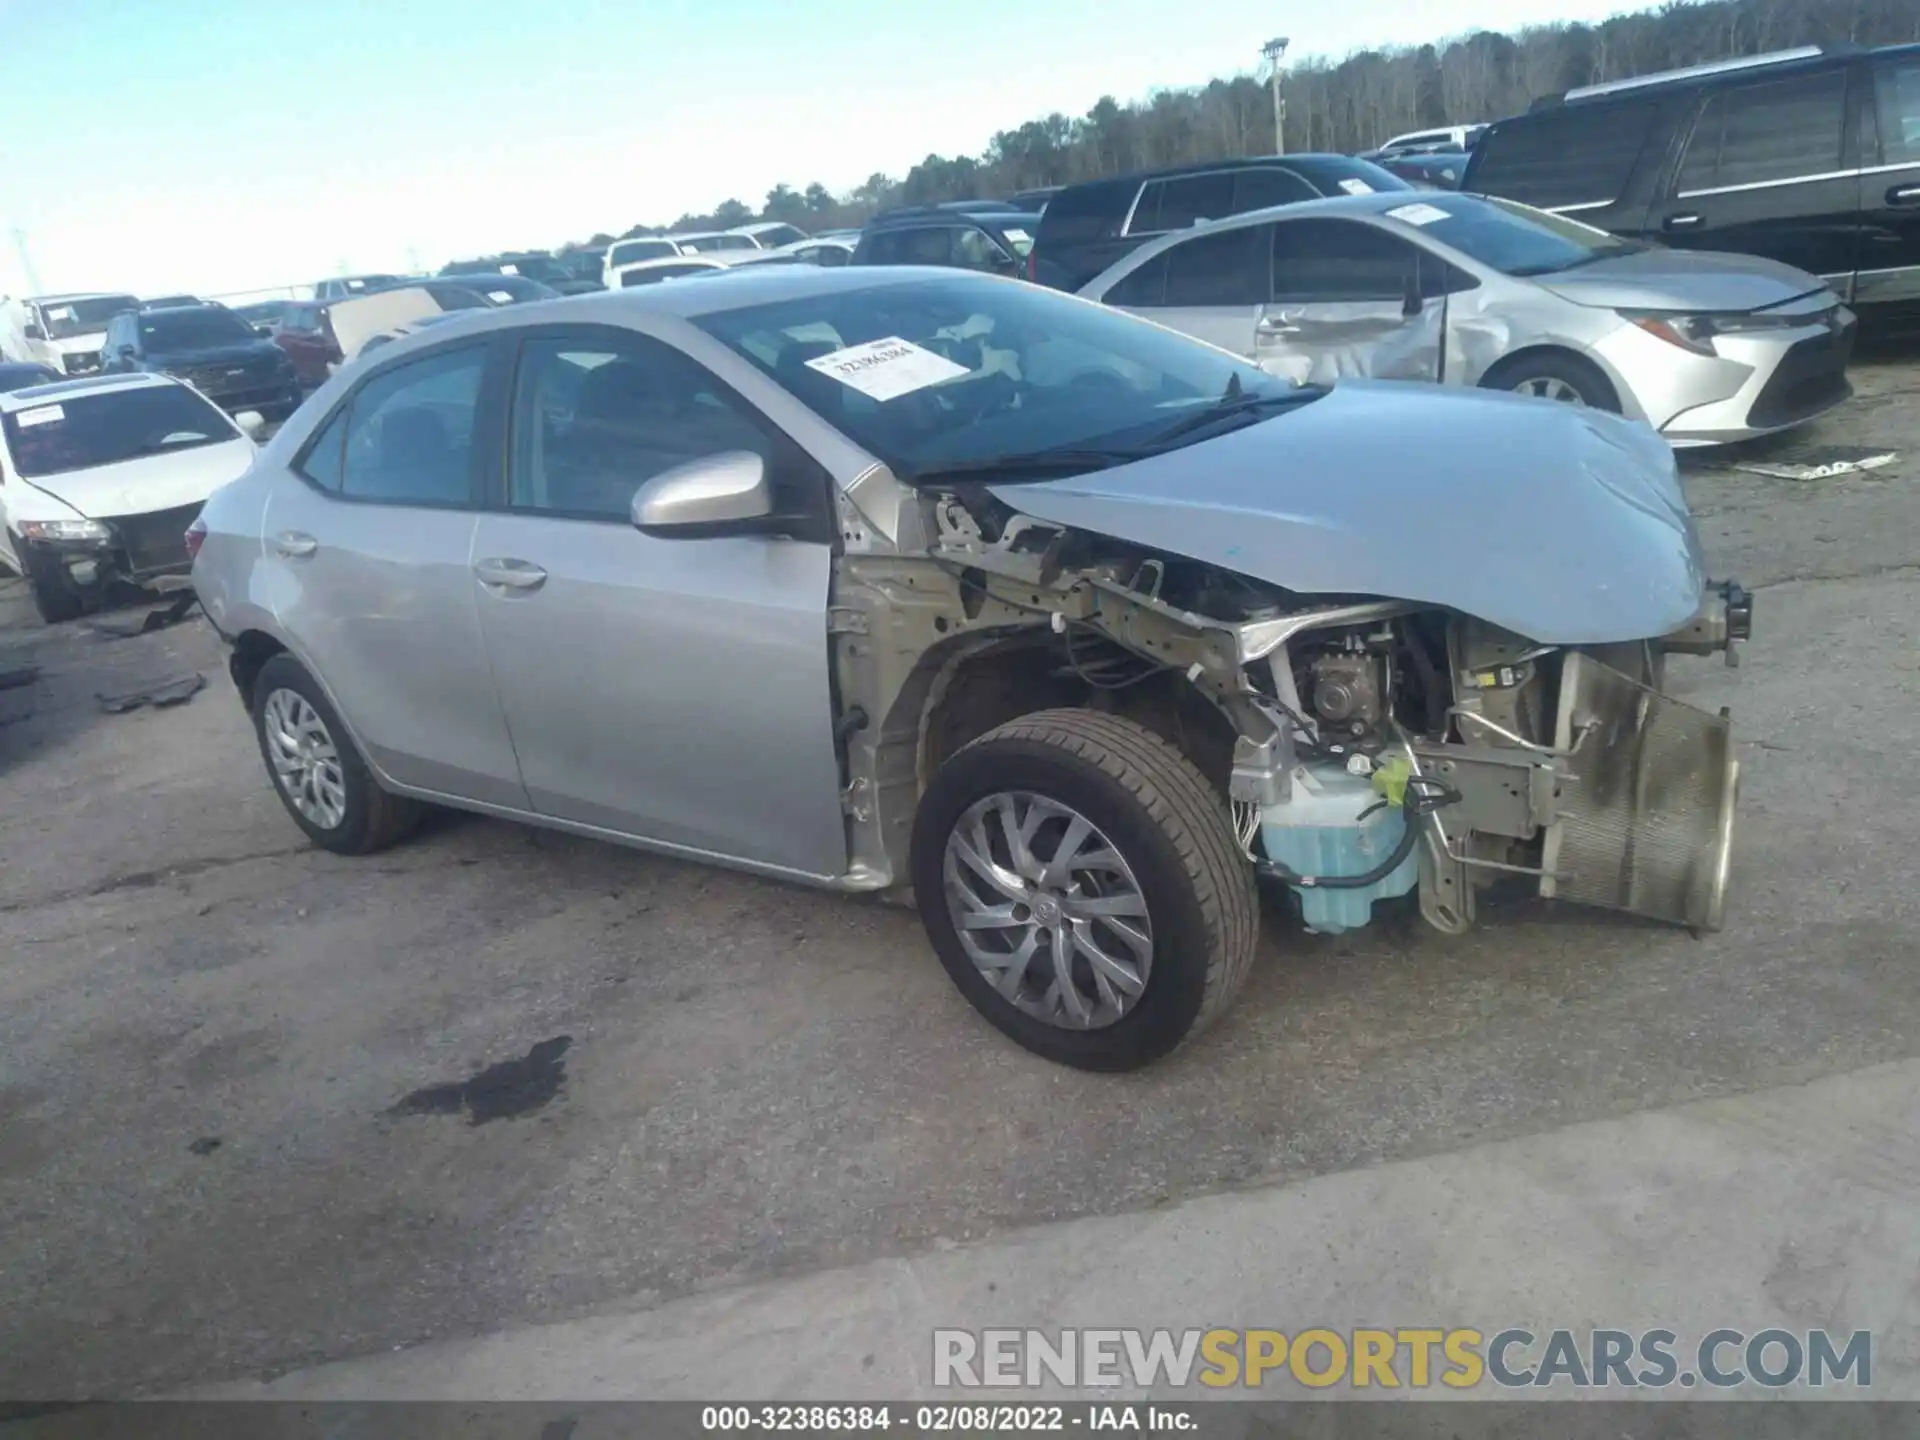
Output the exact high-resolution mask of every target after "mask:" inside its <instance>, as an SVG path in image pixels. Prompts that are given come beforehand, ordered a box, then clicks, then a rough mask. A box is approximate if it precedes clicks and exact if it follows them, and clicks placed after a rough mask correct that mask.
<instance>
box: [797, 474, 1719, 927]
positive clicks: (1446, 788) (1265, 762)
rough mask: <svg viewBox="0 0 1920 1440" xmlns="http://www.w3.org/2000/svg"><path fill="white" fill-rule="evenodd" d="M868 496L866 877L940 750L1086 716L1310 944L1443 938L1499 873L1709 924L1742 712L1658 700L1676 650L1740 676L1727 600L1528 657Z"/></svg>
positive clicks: (1052, 527)
mask: <svg viewBox="0 0 1920 1440" xmlns="http://www.w3.org/2000/svg"><path fill="white" fill-rule="evenodd" d="M871 488H872V489H873V490H874V491H875V492H876V493H880V492H882V491H884V493H886V494H887V495H888V497H889V499H890V500H892V501H897V502H898V503H897V504H890V505H889V506H888V507H887V508H886V511H885V514H884V516H883V518H882V519H881V520H880V522H879V523H875V520H874V510H873V507H871V506H870V507H869V508H868V510H866V511H863V510H862V509H861V508H860V501H861V500H862V499H863V498H868V497H863V496H862V487H861V486H859V485H855V486H854V487H852V488H851V491H850V493H849V495H848V497H847V501H848V503H847V507H846V511H845V515H844V517H843V518H844V521H845V526H846V533H847V535H848V536H849V537H850V542H851V543H850V544H849V546H848V550H847V553H846V554H845V555H844V556H843V557H842V559H841V561H840V569H839V573H838V575H837V577H836V584H835V599H834V609H833V616H832V624H831V628H832V630H833V632H834V640H835V646H836V650H835V657H836V658H835V668H836V683H837V686H838V688H839V693H840V695H841V697H842V715H843V719H842V739H843V744H844V750H845V760H846V764H847V767H848V768H847V774H846V795H845V808H846V812H847V817H848V827H849V843H850V849H851V852H852V856H853V865H852V867H851V871H850V875H849V883H850V885H852V886H853V887H855V888H884V887H885V886H886V885H888V884H889V883H891V882H892V881H893V879H894V877H897V876H898V875H900V874H901V871H902V867H901V864H900V857H901V856H902V855H903V854H904V851H905V846H906V841H907V836H908V833H909V831H910V829H911V825H912V810H913V801H914V798H915V797H916V796H917V795H918V793H919V791H920V790H921V789H922V788H923V787H924V785H925V784H926V781H927V778H928V776H929V775H930V773H931V772H932V771H933V770H934V769H935V768H937V767H938V765H939V764H940V763H941V761H942V760H943V759H944V758H945V757H946V756H947V755H950V754H951V753H953V751H954V750H955V749H957V748H958V747H959V746H961V745H964V744H965V743H967V741H968V740H969V739H971V738H973V737H974V736H977V735H979V734H982V733H985V731H986V730H987V729H989V728H990V727H991V726H993V725H995V724H999V723H1003V722H1004V721H1005V720H1007V719H1008V718H1010V717H1011V716H1012V715H1015V714H1018V713H1021V712H1022V710H1030V709H1034V708H1038V707H1039V706H1040V705H1042V704H1047V705H1053V704H1080V705H1086V706H1091V707H1094V708H1104V709H1112V710H1115V711H1117V712H1119V713H1122V714H1126V715H1128V716H1130V717H1131V718H1135V719H1137V720H1139V721H1140V722H1141V723H1143V724H1145V725H1147V726H1149V727H1150V728H1152V729H1154V730H1155V731H1156V732H1158V733H1160V734H1162V735H1163V736H1164V737H1165V738H1167V739H1169V740H1172V741H1173V742H1174V743H1175V744H1176V745H1177V746H1179V747H1180V748H1181V749H1182V750H1183V751H1184V752H1185V753H1187V754H1188V755H1189V756H1191V757H1192V758H1193V759H1194V760H1195V763H1196V764H1197V765H1199V766H1200V768H1201V769H1202V771H1203V772H1204V773H1206V774H1207V775H1208V776H1209V777H1210V778H1212V779H1213V780H1214V781H1215V782H1216V783H1217V785H1218V786H1219V788H1220V790H1221V791H1222V792H1223V794H1224V796H1225V798H1226V800H1227V802H1228V804H1229V806H1230V809H1231V813H1232V817H1233V821H1234V824H1235V830H1236V836H1237V839H1238V841H1239V843H1240V846H1241V849H1242V851H1243V852H1244V853H1245V855H1246V857H1247V860H1248V862H1249V864H1251V865H1252V866H1254V867H1255V869H1256V870H1257V871H1258V872H1259V873H1260V874H1261V875H1263V876H1264V877H1266V878H1268V879H1270V880H1272V881H1274V882H1276V883H1279V884H1283V885H1286V886H1288V887H1289V888H1290V889H1291V890H1292V892H1293V893H1294V894H1295V895H1296V896H1297V897H1298V898H1299V903H1300V908H1301V912H1302V915H1303V918H1304V920H1305V922H1306V924H1307V926H1308V927H1309V928H1310V929H1312V930H1315V931H1319V932H1324V933H1338V932H1341V931H1345V930H1350V929H1353V928H1356V927H1358V926H1361V925H1365V924H1366V923H1368V921H1369V920H1370V918H1371V916H1372V914H1373V906H1374V903H1375V902H1376V901H1378V900H1381V899H1389V898H1394V897H1398V896H1404V895H1407V894H1409V893H1412V892H1414V891H1416V890H1417V891H1418V897H1419V906H1420V910H1421V913H1422V914H1423V916H1424V917H1425V918H1426V919H1427V920H1428V921H1429V922H1430V923H1432V924H1433V925H1434V926H1436V927H1437V928H1439V929H1441V930H1443V931H1446V932H1448V933H1460V932H1463V931H1465V930H1467V929H1469V928H1470V927H1471V926H1472V924H1473V922H1474V917H1475V910H1476V903H1475V902H1476V896H1477V895H1478V894H1479V893H1480V892H1481V891H1482V890H1483V889H1484V888H1485V887H1487V886H1488V885H1490V884H1492V883H1494V882H1496V881H1500V880H1508V881H1514V880H1518V881H1520V882H1522V883H1526V884H1529V885H1531V886H1532V887H1534V888H1536V889H1537V891H1538V893H1540V894H1541V895H1544V896H1548V897H1558V898H1561V899H1566V900H1572V901H1575V902H1577V903H1581V904H1588V905H1596V906H1603V907H1606V908H1611V909H1616V910H1622V911H1628V912H1631V913H1634V914H1639V915H1644V916H1648V917H1650V918H1654V919H1657V920H1661V921H1666V922H1669V923H1673V924H1678V925H1685V926H1690V927H1693V928H1695V929H1696V930H1711V929H1715V928H1718V926H1719V925H1720V923H1721V919H1722V916H1723V913H1724V906H1725V893H1726V880H1727V869H1728V856H1729V848H1730V844H1731V837H1732V828H1733V813H1734V804H1735V798H1736V792H1737V782H1738V773H1739V772H1738V765H1737V762H1736V761H1735V758H1734V748H1733V741H1732V737H1731V733H1730V722H1729V720H1728V718H1727V717H1726V715H1725V714H1724V713H1722V714H1710V713H1707V712H1705V711H1702V710H1699V709H1696V708H1694V707H1692V706H1689V705H1686V704H1684V703H1682V702H1680V701H1677V700H1674V699H1672V698H1671V697H1669V696H1666V695H1663V694H1662V693H1660V688H1659V687H1660V683H1661V678H1662V675H1663V673H1664V667H1665V660H1666V657H1667V655H1669V654H1694V655H1699V654H1712V653H1722V654H1726V655H1727V656H1728V658H1729V662H1730V663H1731V660H1732V656H1733V653H1734V647H1735V646H1736V645H1737V644H1738V643H1739V642H1740V641H1742V640H1744V639H1745V638H1746V637H1747V635H1748V633H1749V632H1750V629H1751V617H1752V602H1751V598H1750V597H1749V596H1747V595H1746V593H1745V592H1744V591H1742V590H1741V589H1740V588H1739V587H1738V586H1737V585H1732V584H1727V585H1721V586H1717V587H1711V588H1709V590H1708V591H1707V592H1706V593H1705V594H1704V595H1703V596H1702V597H1701V603H1700V607H1699V611H1698V613H1697V614H1696V615H1695V616H1694V617H1693V618H1692V619H1691V620H1689V621H1688V622H1687V623H1686V624H1685V625H1682V626H1680V627H1679V628H1678V629H1676V630H1674V631H1672V632H1671V633H1670V634H1666V635H1661V636H1656V637H1652V638H1648V639H1637V640H1627V641H1621V642H1617V643H1561V644H1541V643H1536V642H1534V641H1531V640H1529V639H1527V638H1525V637H1522V636H1519V635H1515V634H1513V633H1511V632H1509V631H1507V630H1505V629H1503V628H1501V627H1498V626H1495V625H1492V624H1490V623H1487V622H1485V621H1483V620H1480V619H1476V618H1473V617H1471V616H1469V615H1466V614H1463V613H1461V612H1460V611H1458V610H1455V609H1450V608H1447V607H1445V606H1442V605H1437V604H1434V603H1431V602H1424V601H1410V600H1398V599H1378V598H1374V597H1372V596H1367V595H1353V596H1339V595H1333V596H1329V595H1315V596H1303V595H1300V594H1296V593H1294V592H1291V591H1288V590H1286V589H1284V588H1282V587H1280V586H1277V585H1274V584H1271V583H1267V582H1264V581H1260V580H1255V579H1250V578H1248V577H1247V576H1246V575H1244V574H1242V573H1238V572H1237V571H1235V570H1229V569H1226V568H1224V567H1221V566H1215V565H1209V564H1205V563H1202V562H1198V561H1194V560H1191V559H1186V558H1182V557H1180V556H1177V555H1173V554H1169V553H1167V552H1164V551H1159V550H1156V549H1154V548H1152V547H1149V546H1145V545H1139V544H1130V543H1127V542H1123V541H1119V540H1115V539H1113V538H1112V537H1111V536H1108V535H1095V534H1091V533H1088V532H1086V531H1082V530H1079V529H1077V528H1074V527H1071V526H1068V525H1064V524H1061V523H1058V522H1054V521H1041V520H1037V519H1035V518H1034V517H1033V516H1031V515H1028V514H1024V513H1020V512H1018V511H1015V510H1013V509H1012V508H1011V507H1010V506H1009V505H1007V504H1006V503H1004V502H1003V501H1001V500H999V499H996V498H995V497H994V496H992V495H990V494H987V493H985V492H978V491H976V492H973V493H968V494H939V495H932V494H927V493H925V492H921V493H917V494H913V495H912V496H911V497H903V496H901V495H900V494H899V492H898V491H897V490H895V489H894V488H893V487H892V486H891V485H890V484H889V485H886V486H884V487H882V486H880V485H878V484H875V485H874V486H873V487H871ZM875 532H879V533H875ZM868 541H872V542H873V543H871V544H869V543H867V542H868Z"/></svg>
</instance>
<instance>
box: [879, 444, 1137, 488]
mask: <svg viewBox="0 0 1920 1440" xmlns="http://www.w3.org/2000/svg"><path fill="white" fill-rule="evenodd" d="M1151 453H1152V452H1151V451H1148V450H1034V451H1030V452H1028V453H1026V454H1023V455H990V456H988V457H987V458H986V459H984V460H962V461H957V462H955V463H954V464H952V465H927V466H923V467H922V468H920V469H918V470H911V471H907V472H905V473H902V474H901V475H900V479H901V480H903V481H905V482H906V483H907V484H909V485H914V484H918V483H919V482H921V481H923V480H1011V479H1013V478H1015V477H1016V476H1019V475H1084V474H1086V473H1088V472H1089V471H1093V470H1108V469H1111V468H1112V467H1113V466H1115V465H1125V464H1127V463H1128V462H1129V461H1133V460H1144V459H1146V458H1147V456H1148V455H1149V454H1151Z"/></svg>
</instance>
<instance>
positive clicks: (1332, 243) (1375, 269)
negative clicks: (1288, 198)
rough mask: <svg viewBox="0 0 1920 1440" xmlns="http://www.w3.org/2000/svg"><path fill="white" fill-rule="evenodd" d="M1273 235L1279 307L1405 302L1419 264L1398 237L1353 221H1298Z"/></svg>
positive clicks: (1410, 248) (1276, 228) (1280, 227)
mask: <svg viewBox="0 0 1920 1440" xmlns="http://www.w3.org/2000/svg"><path fill="white" fill-rule="evenodd" d="M1273 229H1274V241H1273V301H1274V303H1275V304H1278V305H1290V304H1291V305H1335V304H1343V303H1350V302H1355V301H1375V300H1379V301H1394V302H1399V301H1403V300H1405V299H1406V295H1407V282H1408V280H1409V279H1410V278H1411V277H1412V275H1413V273H1414V267H1415V265H1416V264H1418V259H1417V252H1416V251H1415V250H1414V248H1413V246H1411V245H1409V244H1408V243H1407V242H1406V241H1404V240H1402V239H1400V238H1399V237H1398V236H1395V235H1389V234H1387V232H1386V231H1384V230H1376V229H1375V228H1374V227H1373V226H1371V225H1360V224H1356V223H1355V222H1353V221H1351V220H1295V221H1291V222H1288V223H1285V224H1280V225H1275V226H1274V227H1273Z"/></svg>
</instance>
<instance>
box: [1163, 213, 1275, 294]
mask: <svg viewBox="0 0 1920 1440" xmlns="http://www.w3.org/2000/svg"><path fill="white" fill-rule="evenodd" d="M1272 234H1273V230H1272V227H1271V226H1267V225H1242V226H1240V227H1239V228H1237V229H1233V230H1223V231H1221V232H1219V233H1218V234H1215V235H1198V236H1195V237H1194V238H1193V239H1191V240H1189V241H1187V242H1186V243H1185V244H1182V245H1176V246H1174V247H1173V248H1172V249H1171V250H1169V251H1167V254H1166V259H1167V290H1166V298H1165V299H1164V300H1163V301H1162V303H1163V304H1166V305H1170V306H1173V305H1178V306H1189V305H1245V306H1248V307H1252V306H1255V305H1259V304H1262V303H1263V302H1264V301H1265V300H1266V298H1267V284H1268V280H1267V253H1268V247H1269V246H1270V245H1271V243H1272V241H1271V236H1272Z"/></svg>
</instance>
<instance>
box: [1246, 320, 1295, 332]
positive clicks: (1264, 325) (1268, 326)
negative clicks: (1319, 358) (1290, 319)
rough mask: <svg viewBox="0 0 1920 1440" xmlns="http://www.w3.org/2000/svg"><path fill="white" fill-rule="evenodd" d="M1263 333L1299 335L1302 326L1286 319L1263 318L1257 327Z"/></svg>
mask: <svg viewBox="0 0 1920 1440" xmlns="http://www.w3.org/2000/svg"><path fill="white" fill-rule="evenodd" d="M1256 328H1257V329H1258V330H1259V331H1260V333H1261V334H1262V335H1298V334H1299V333H1300V327H1299V326H1298V325H1289V324H1288V323H1287V322H1286V321H1284V320H1262V321H1261V322H1260V323H1259V325H1258V326H1257V327H1256Z"/></svg>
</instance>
